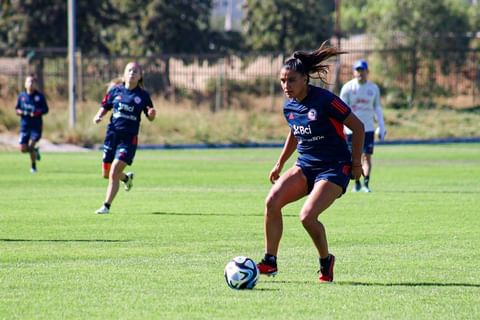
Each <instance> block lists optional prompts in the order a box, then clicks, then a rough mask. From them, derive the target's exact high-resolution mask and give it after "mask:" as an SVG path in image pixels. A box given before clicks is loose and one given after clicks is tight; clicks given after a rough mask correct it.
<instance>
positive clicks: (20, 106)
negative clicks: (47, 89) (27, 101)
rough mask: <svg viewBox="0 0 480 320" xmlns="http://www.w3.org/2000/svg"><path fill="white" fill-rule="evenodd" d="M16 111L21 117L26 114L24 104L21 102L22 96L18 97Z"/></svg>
mask: <svg viewBox="0 0 480 320" xmlns="http://www.w3.org/2000/svg"><path fill="white" fill-rule="evenodd" d="M15 113H16V114H17V116H20V117H21V116H23V115H25V113H24V112H23V110H22V104H21V102H20V97H18V99H17V105H16V106H15Z"/></svg>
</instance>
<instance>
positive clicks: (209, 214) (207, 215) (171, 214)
mask: <svg viewBox="0 0 480 320" xmlns="http://www.w3.org/2000/svg"><path fill="white" fill-rule="evenodd" d="M152 214H155V215H160V216H201V217H209V216H212V217H263V213H241V214H235V213H202V212H159V211H156V212H152ZM283 217H297V215H294V214H283Z"/></svg>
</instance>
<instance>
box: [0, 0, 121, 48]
mask: <svg viewBox="0 0 480 320" xmlns="http://www.w3.org/2000/svg"><path fill="white" fill-rule="evenodd" d="M76 15H77V16H76V20H77V26H76V27H77V30H76V31H77V39H76V40H77V47H78V48H80V49H81V50H82V51H83V52H85V53H108V46H107V41H108V39H105V38H104V36H105V34H104V32H102V30H105V29H106V28H107V27H108V26H110V27H111V26H112V25H115V24H118V23H119V22H120V21H122V18H123V17H124V15H122V14H121V12H119V11H118V10H117V9H116V7H114V6H113V5H112V4H111V2H110V1H104V0H89V1H77V10H76ZM67 23H68V16H67V1H65V0H36V1H28V0H18V1H13V0H6V1H2V2H1V3H0V49H3V50H4V51H6V52H7V53H14V52H16V51H17V50H18V49H23V48H52V47H56V48H66V47H67V44H68V28H67Z"/></svg>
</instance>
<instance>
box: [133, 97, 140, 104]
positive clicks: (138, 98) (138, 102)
mask: <svg viewBox="0 0 480 320" xmlns="http://www.w3.org/2000/svg"><path fill="white" fill-rule="evenodd" d="M133 101H135V103H136V104H140V102H142V99H141V98H140V97H135V98H133Z"/></svg>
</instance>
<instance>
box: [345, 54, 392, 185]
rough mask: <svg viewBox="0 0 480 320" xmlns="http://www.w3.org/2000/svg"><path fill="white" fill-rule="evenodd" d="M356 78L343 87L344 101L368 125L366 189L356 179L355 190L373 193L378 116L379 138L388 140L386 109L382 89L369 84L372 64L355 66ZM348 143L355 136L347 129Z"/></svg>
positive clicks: (363, 158)
mask: <svg viewBox="0 0 480 320" xmlns="http://www.w3.org/2000/svg"><path fill="white" fill-rule="evenodd" d="M353 76H354V78H353V79H352V80H350V81H348V82H347V83H345V85H344V86H343V87H342V90H340V98H341V99H342V100H343V101H345V103H346V104H348V105H349V106H350V108H352V112H353V113H354V114H355V115H356V116H357V117H358V118H359V119H360V120H361V121H362V122H363V125H364V126H365V143H364V146H363V154H362V166H363V175H364V178H363V188H362V185H361V183H360V180H359V179H357V180H355V185H354V186H353V189H352V191H353V192H358V191H360V190H361V189H363V191H365V192H371V190H370V187H369V185H368V184H369V182H370V172H371V171H372V155H373V146H374V142H375V124H374V120H375V116H376V118H377V122H378V133H379V134H378V138H379V139H380V140H383V139H385V134H386V131H385V125H384V121H383V112H382V106H381V104H380V90H379V89H378V86H377V85H376V84H375V83H373V82H371V81H368V64H367V61H365V60H358V61H357V62H355V64H354V65H353ZM345 132H346V134H347V142H348V143H351V142H350V141H351V139H352V135H351V131H350V130H348V128H346V129H345Z"/></svg>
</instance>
